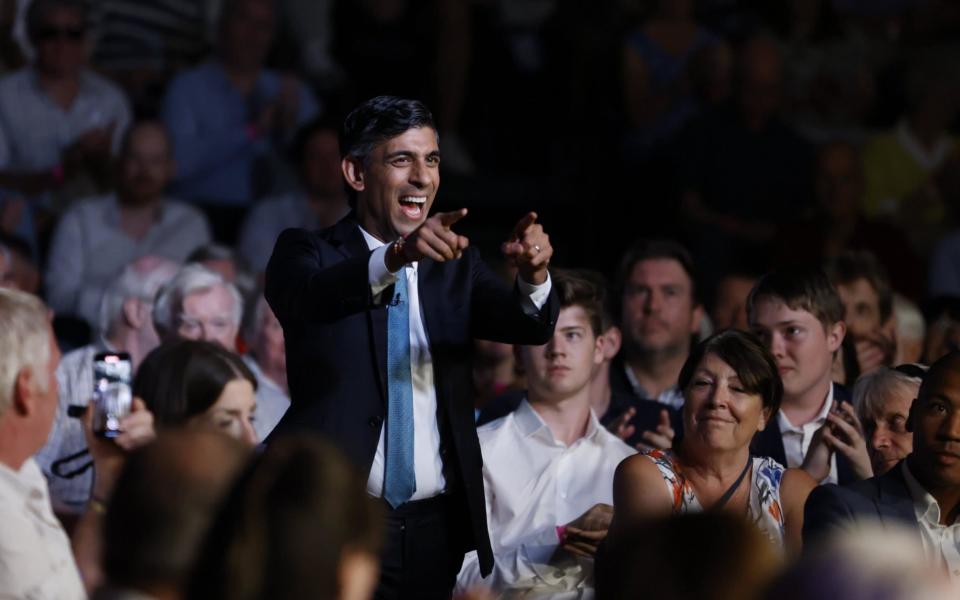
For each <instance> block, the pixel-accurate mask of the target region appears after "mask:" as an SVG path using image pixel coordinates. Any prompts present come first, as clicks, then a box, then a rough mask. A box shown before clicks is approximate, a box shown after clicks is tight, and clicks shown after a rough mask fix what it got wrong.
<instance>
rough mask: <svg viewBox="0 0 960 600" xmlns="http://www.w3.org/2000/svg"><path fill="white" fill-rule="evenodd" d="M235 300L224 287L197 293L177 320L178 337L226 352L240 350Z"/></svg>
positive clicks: (190, 297) (187, 297)
mask: <svg viewBox="0 0 960 600" xmlns="http://www.w3.org/2000/svg"><path fill="white" fill-rule="evenodd" d="M233 311H234V306H233V296H232V295H231V294H230V292H229V291H228V290H227V288H226V287H224V286H222V285H217V286H214V287H212V288H209V289H207V290H204V291H200V292H196V293H193V294H190V295H188V296H186V297H185V298H184V299H183V305H182V306H181V311H180V315H179V318H178V319H177V335H178V336H180V337H182V338H185V339H189V340H206V341H208V342H215V343H217V344H220V345H221V346H223V347H224V348H226V349H227V350H230V351H231V352H232V351H235V350H236V347H237V325H236V324H235V322H234V312H233Z"/></svg>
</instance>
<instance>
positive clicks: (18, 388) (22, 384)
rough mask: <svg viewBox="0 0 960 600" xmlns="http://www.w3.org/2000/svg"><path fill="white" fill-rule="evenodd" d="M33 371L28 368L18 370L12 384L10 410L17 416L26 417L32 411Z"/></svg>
mask: <svg viewBox="0 0 960 600" xmlns="http://www.w3.org/2000/svg"><path fill="white" fill-rule="evenodd" d="M34 389H36V385H35V383H34V381H33V369H32V368H31V367H29V366H27V367H24V368H22V369H20V372H19V373H17V378H16V381H15V382H14V384H13V402H12V403H11V408H12V409H13V411H14V412H15V413H16V414H17V415H19V416H27V415H30V414H32V413H33V411H34V400H33V399H34Z"/></svg>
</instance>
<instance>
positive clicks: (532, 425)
mask: <svg viewBox="0 0 960 600" xmlns="http://www.w3.org/2000/svg"><path fill="white" fill-rule="evenodd" d="M513 418H514V422H515V423H516V424H517V428H518V429H519V430H520V433H521V434H522V435H523V436H524V437H531V436H533V435H535V434H538V433H542V435H544V436H547V437H548V439H549V440H550V441H551V442H552V443H555V444H560V442H558V441H557V439H556V438H555V437H554V436H553V431H551V430H550V427H549V426H548V425H547V424H546V423H545V422H544V420H543V419H542V418H541V417H540V415H539V414H537V411H535V410H534V409H533V407H532V406H530V403H529V402H528V401H527V399H526V398H524V399H523V401H522V402H520V406H518V407H517V410H515V411H514V412H513ZM599 430H600V422H599V421H597V416H596V415H595V414H593V410H592V409H591V410H590V421H589V422H588V423H587V431H586V433H584V435H583V437H582V438H580V440H589V439H592V438H593V437H594V436H596V435H597V432H598V431H599ZM580 440H577V442H579V441H580ZM574 443H576V442H574Z"/></svg>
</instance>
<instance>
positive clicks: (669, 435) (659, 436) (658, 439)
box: [637, 408, 676, 450]
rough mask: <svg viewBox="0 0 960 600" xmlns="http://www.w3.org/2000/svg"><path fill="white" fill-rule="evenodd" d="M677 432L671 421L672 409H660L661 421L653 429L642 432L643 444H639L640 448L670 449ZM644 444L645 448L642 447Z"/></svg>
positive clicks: (638, 447)
mask: <svg viewBox="0 0 960 600" xmlns="http://www.w3.org/2000/svg"><path fill="white" fill-rule="evenodd" d="M675 436H676V432H675V431H674V430H673V425H672V424H671V423H670V411H668V410H667V409H665V408H664V409H663V410H661V411H660V422H659V423H657V428H656V429H654V430H653V431H644V432H643V433H641V434H640V438H641V439H642V440H643V444H637V449H638V450H669V449H670V448H671V447H673V438H674V437H675ZM641 446H643V448H641Z"/></svg>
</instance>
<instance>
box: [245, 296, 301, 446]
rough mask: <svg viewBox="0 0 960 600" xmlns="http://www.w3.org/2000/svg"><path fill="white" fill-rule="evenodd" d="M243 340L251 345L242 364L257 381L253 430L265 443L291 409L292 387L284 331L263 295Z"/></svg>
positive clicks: (249, 321)
mask: <svg viewBox="0 0 960 600" xmlns="http://www.w3.org/2000/svg"><path fill="white" fill-rule="evenodd" d="M244 339H245V340H246V341H247V343H248V344H249V352H247V353H246V354H245V355H244V356H243V362H244V364H246V365H247V367H249V368H250V372H251V373H253V376H254V377H255V378H256V380H257V410H256V414H255V417H256V418H255V419H254V422H253V428H254V429H255V430H256V432H257V439H260V440H265V439H267V436H268V435H270V432H271V431H273V428H274V427H276V426H277V423H279V422H280V419H281V417H283V415H284V413H286V412H287V409H288V408H290V388H289V387H288V386H287V350H286V348H285V346H284V343H283V328H282V327H281V326H280V321H278V320H277V317H276V315H274V314H273V310H271V309H270V305H269V304H267V300H266V298H264V297H263V295H260V296H259V297H258V298H257V301H256V305H255V308H254V310H253V314H252V317H251V318H250V319H249V320H248V321H247V327H246V328H245V331H244Z"/></svg>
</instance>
